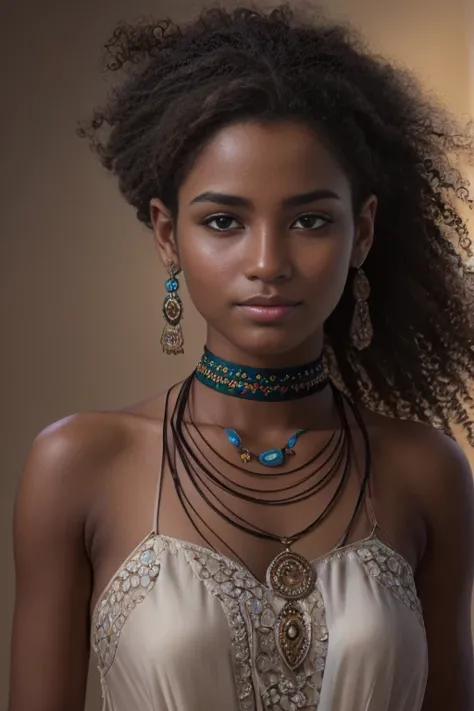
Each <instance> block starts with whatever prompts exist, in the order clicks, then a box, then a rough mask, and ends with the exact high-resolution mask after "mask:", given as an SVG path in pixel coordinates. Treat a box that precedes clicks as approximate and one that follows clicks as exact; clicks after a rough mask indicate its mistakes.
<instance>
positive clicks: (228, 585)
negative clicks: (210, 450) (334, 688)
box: [92, 533, 423, 711]
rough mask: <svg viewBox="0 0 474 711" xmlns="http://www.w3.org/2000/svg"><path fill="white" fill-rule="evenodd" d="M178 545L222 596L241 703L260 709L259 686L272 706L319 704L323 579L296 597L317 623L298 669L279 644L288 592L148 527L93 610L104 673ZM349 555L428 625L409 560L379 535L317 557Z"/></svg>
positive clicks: (245, 708) (276, 709)
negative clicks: (166, 556)
mask: <svg viewBox="0 0 474 711" xmlns="http://www.w3.org/2000/svg"><path fill="white" fill-rule="evenodd" d="M165 550H166V551H168V552H169V553H170V554H171V555H173V556H176V555H177V554H178V553H179V552H180V551H181V552H182V554H183V555H184V556H185V559H186V560H187V562H188V563H189V566H190V568H191V569H192V571H193V574H194V575H195V576H196V578H197V579H199V580H200V581H201V582H202V583H203V584H204V585H205V587H206V589H207V590H208V592H209V593H210V594H211V595H212V596H213V597H215V598H216V599H217V600H219V602H220V604H221V605H222V609H223V611H224V613H225V616H226V619H227V622H228V625H229V631H230V636H231V643H232V653H233V672H234V678H235V684H236V691H237V697H238V700H239V711H255V710H256V708H257V703H256V698H255V694H260V696H261V698H262V700H263V704H264V707H265V708H266V709H268V710H269V711H300V709H307V710H308V709H310V710H311V711H316V710H317V708H318V705H319V698H320V692H321V686H322V682H323V675H324V668H325V664H326V656H327V650H328V642H329V632H328V629H327V627H326V612H325V606H324V600H323V597H322V594H321V590H320V587H319V584H318V583H316V587H315V588H314V590H313V592H312V593H311V594H310V595H309V596H308V597H307V598H306V599H304V600H300V601H298V603H297V607H298V610H299V611H301V612H302V613H303V614H304V615H305V618H306V619H307V620H309V623H310V625H311V646H310V649H309V651H308V654H307V655H306V657H305V659H304V661H303V663H302V664H301V665H300V666H299V667H297V668H296V669H294V670H292V669H290V667H289V666H288V665H287V664H286V663H285V662H284V660H283V656H282V654H281V653H280V651H279V649H278V628H279V624H278V623H279V615H280V613H281V611H282V609H283V607H284V605H285V600H282V599H279V598H277V597H275V596H273V594H272V593H271V591H270V589H269V588H268V587H267V586H265V585H262V584H261V583H260V582H258V581H257V580H256V579H255V578H254V577H253V576H252V575H251V574H250V572H249V571H248V570H246V569H245V568H244V567H243V566H241V565H239V564H238V563H236V562H234V561H232V560H230V559H228V558H226V557H225V556H223V555H220V554H219V553H215V552H213V551H211V550H210V549H207V548H204V547H202V546H199V545H197V544H193V543H187V542H184V541H179V540H176V539H173V538H168V537H166V536H162V535H157V534H154V533H153V534H150V536H148V537H147V538H146V539H145V540H144V542H143V543H142V544H141V545H139V546H138V548H137V549H136V550H135V551H134V553H133V554H132V555H131V556H130V558H129V559H127V561H126V562H125V563H124V565H123V566H122V567H121V569H120V570H119V572H118V573H117V574H116V575H115V576H114V578H113V579H112V580H111V582H110V583H109V585H108V586H107V588H106V590H105V591H104V593H103V595H102V597H101V599H100V600H99V602H98V604H97V606H96V608H95V611H94V614H93V618H92V625H93V629H92V643H93V648H94V650H95V651H96V653H97V656H98V659H99V670H100V672H101V677H102V678H103V677H104V676H105V674H106V673H107V671H108V669H110V666H111V665H112V663H113V660H114V658H115V654H116V650H117V646H118V644H119V640H120V633H121V631H122V629H123V626H124V625H125V624H126V621H127V619H128V617H129V616H130V614H131V612H132V611H133V609H134V608H135V606H136V605H138V604H140V602H142V601H143V600H144V599H145V597H146V596H147V595H148V594H149V592H150V591H151V590H152V589H153V587H154V586H155V584H156V582H157V579H158V576H159V573H160V561H159V558H160V556H161V555H162V553H163V552H164V551H165ZM344 557H345V558H351V559H355V560H357V561H358V562H359V563H360V564H362V565H364V566H365V568H366V570H367V572H368V574H369V575H370V576H372V577H373V578H374V579H375V580H376V581H377V582H378V583H379V584H381V585H383V586H384V587H385V588H387V589H388V590H389V591H390V592H391V593H392V594H393V595H394V596H395V597H396V598H397V599H398V600H400V601H401V602H402V603H403V604H404V605H406V607H408V608H409V609H410V610H412V611H413V612H414V613H415V615H416V617H417V619H418V621H419V623H420V624H421V625H422V626H423V618H422V612H421V606H420V602H419V600H418V597H417V594H416V588H415V582H414V578H413V573H412V570H411V568H410V566H409V565H408V563H407V562H406V561H405V560H403V558H402V557H401V556H399V555H398V554H397V553H395V552H394V551H392V550H391V549H390V548H389V547H388V546H386V545H385V544H384V543H382V542H381V541H380V540H379V539H378V538H376V537H369V538H367V539H365V540H363V541H360V542H356V543H354V544H349V545H347V546H345V547H344V548H341V549H340V550H337V551H334V552H332V553H330V554H328V555H327V556H323V557H321V558H320V559H318V560H317V561H314V564H315V565H316V564H317V565H326V564H329V563H330V561H331V560H333V559H334V558H344Z"/></svg>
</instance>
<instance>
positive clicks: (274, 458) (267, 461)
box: [258, 449, 285, 467]
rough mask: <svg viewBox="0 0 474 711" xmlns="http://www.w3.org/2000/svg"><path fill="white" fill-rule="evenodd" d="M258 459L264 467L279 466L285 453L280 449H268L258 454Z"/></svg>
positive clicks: (283, 459)
mask: <svg viewBox="0 0 474 711" xmlns="http://www.w3.org/2000/svg"><path fill="white" fill-rule="evenodd" d="M258 461H259V462H260V464H263V465H264V466H266V467H279V466H280V464H283V462H284V461H285V455H284V453H283V450H281V449H269V450H267V451H266V452H262V453H261V454H259V455H258Z"/></svg>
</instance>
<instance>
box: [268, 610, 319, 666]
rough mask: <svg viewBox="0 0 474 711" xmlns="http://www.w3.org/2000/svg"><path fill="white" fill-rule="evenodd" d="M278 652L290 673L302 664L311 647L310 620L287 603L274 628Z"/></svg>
mask: <svg viewBox="0 0 474 711" xmlns="http://www.w3.org/2000/svg"><path fill="white" fill-rule="evenodd" d="M275 636H276V643H277V647H278V651H279V652H280V654H281V656H282V657H283V659H284V661H285V663H286V664H287V665H288V666H289V667H290V669H291V670H292V671H294V670H295V669H297V668H298V667H299V666H301V664H303V662H304V660H305V659H306V656H307V654H308V652H309V650H310V647H311V618H310V616H309V615H308V613H306V612H303V611H302V610H300V609H299V608H298V607H297V606H296V605H295V604H294V603H293V602H287V603H286V605H285V607H284V608H283V609H282V611H281V612H280V614H279V616H278V620H277V623H276V626H275Z"/></svg>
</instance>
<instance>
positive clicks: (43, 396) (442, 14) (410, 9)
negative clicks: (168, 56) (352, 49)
mask: <svg viewBox="0 0 474 711" xmlns="http://www.w3.org/2000/svg"><path fill="white" fill-rule="evenodd" d="M473 1H474V0H473ZM467 2H468V0H451V2H450V3H446V1H445V0H396V1H395V0H393V1H392V2H387V1H386V0H385V1H382V2H380V0H327V6H328V7H330V8H331V13H332V14H333V15H336V16H345V17H349V18H351V19H352V20H353V21H355V22H356V23H357V24H358V25H359V26H360V27H361V28H362V29H363V30H364V31H365V33H366V34H367V35H368V37H369V39H370V40H371V42H372V44H373V46H374V47H375V48H376V49H377V50H378V51H380V52H383V53H385V54H387V55H390V56H392V57H394V58H397V59H398V60H399V61H402V62H403V63H405V64H406V65H408V66H410V67H412V68H413V69H414V70H415V71H417V72H418V73H419V74H420V76H422V78H423V79H424V81H425V83H426V85H427V86H429V87H430V88H431V89H433V90H434V91H436V92H437V93H438V94H439V95H440V96H441V98H442V99H443V100H444V101H445V102H446V103H447V104H448V105H449V106H450V107H451V108H452V110H453V111H455V112H456V113H458V114H467V113H468V112H469V111H472V113H473V114H474V91H473V76H474V10H473V9H472V7H471V8H468V4H467ZM201 6H202V3H201V2H199V0H193V2H190V0H172V1H171V0H169V2H167V3H166V2H160V0H153V1H152V0H133V2H131V1H130V0H81V2H75V3H72V2H71V3H65V2H60V1H59V0H41V2H39V0H37V2H34V1H33V0H23V1H22V0H17V1H16V2H13V0H3V2H2V0H0V67H2V70H1V76H0V96H1V97H2V110H1V112H0V156H1V167H2V169H1V172H0V181H1V182H0V220H1V223H0V224H1V238H0V265H1V266H0V269H1V280H0V284H1V289H2V294H1V300H0V303H1V316H2V323H1V333H2V340H1V344H2V345H1V350H0V362H1V368H0V378H1V388H0V392H1V400H0V403H1V404H0V418H1V419H0V425H1V429H0V432H1V435H0V443H1V450H0V451H1V464H2V477H1V484H0V486H1V489H0V555H1V560H2V562H3V577H2V581H3V583H2V588H1V593H0V705H1V706H2V707H4V706H5V703H6V702H5V701H4V700H5V699H6V697H7V689H8V652H9V634H10V621H11V612H12V602H13V593H14V587H13V564H12V556H11V533H10V531H11V513H12V503H13V497H14V491H15V487H16V482H17V478H18V475H19V472H20V469H21V464H22V460H23V458H24V456H25V452H26V449H27V447H28V445H29V443H30V442H31V440H32V438H33V437H34V436H35V434H36V433H37V432H38V431H39V430H40V429H41V428H42V427H44V426H45V425H46V424H47V423H49V422H51V421H53V420H56V419H58V418H60V417H63V416H65V415H67V414H69V413H71V412H74V411H77V410H84V409H93V408H114V407H117V406H121V405H122V404H125V403H128V402H131V401H134V400H137V399H139V398H141V397H143V396H147V395H148V394H151V393H152V392H154V391H156V390H158V389H161V388H163V386H164V385H165V384H167V383H170V382H171V381H173V380H175V379H177V378H178V377H179V376H181V375H183V374H185V373H186V372H187V371H188V370H189V369H190V368H191V367H192V365H193V364H194V362H195V360H196V358H197V357H198V355H199V351H200V348H201V346H202V343H203V327H202V324H201V322H200V320H199V319H198V317H197V316H196V314H195V313H194V312H193V310H192V308H190V307H188V308H187V311H186V320H185V322H184V328H185V335H186V356H185V357H183V358H181V359H179V360H172V359H168V360H167V359H166V358H165V357H163V356H162V354H161V353H160V347H159V336H160V330H161V316H160V306H161V299H162V295H163V289H162V281H163V278H164V275H163V273H162V271H161V270H160V268H159V266H158V261H157V258H156V257H155V255H154V251H153V249H152V244H151V239H150V236H149V234H148V233H147V231H146V230H145V229H144V228H143V227H141V226H140V225H139V224H138V223H137V222H136V220H135V217H134V215H133V212H132V211H131V210H130V209H129V208H128V207H127V206H126V205H125V204H124V202H122V200H121V198H120V197H119V195H118V191H117V190H116V186H115V184H114V182H113V181H112V180H109V179H107V178H106V177H105V176H104V174H103V173H102V169H101V168H100V166H99V165H98V163H97V162H96V160H95V159H94V157H93V156H92V154H91V153H90V152H89V151H88V149H87V147H86V145H85V144H84V142H82V141H80V140H79V139H77V138H76V136H75V125H76V122H77V120H78V119H80V118H81V117H84V116H87V115H88V112H89V110H90V108H91V107H92V106H93V105H94V104H95V103H96V102H98V101H100V100H101V98H102V97H103V94H104V89H105V79H104V77H103V76H102V75H101V74H100V71H99V52H100V47H101V44H102V42H103V41H104V40H105V39H106V38H107V37H108V36H109V34H110V32H111V30H112V29H113V27H114V24H115V22H116V21H117V20H119V19H129V20H133V19H135V18H136V17H137V16H140V15H143V14H148V13H150V12H153V13H154V14H156V15H158V16H166V15H168V14H169V13H171V14H172V16H173V18H176V19H182V18H185V17H188V16H190V15H192V13H193V10H195V9H197V8H199V7H201ZM470 13H472V14H470ZM469 23H470V24H469ZM469 32H470V33H471V36H469ZM470 71H471V76H470V75H469V72H470ZM186 303H187V302H186ZM24 674H25V681H27V678H28V670H27V669H25V670H24ZM98 698H99V697H98V687H97V680H96V678H95V675H93V676H92V681H91V689H90V694H89V701H88V706H87V708H88V711H92V710H93V709H97V708H99V700H98Z"/></svg>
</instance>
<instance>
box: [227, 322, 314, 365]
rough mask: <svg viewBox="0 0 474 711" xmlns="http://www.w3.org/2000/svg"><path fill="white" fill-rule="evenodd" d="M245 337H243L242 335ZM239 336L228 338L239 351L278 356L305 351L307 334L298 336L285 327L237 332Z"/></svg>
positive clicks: (271, 356) (270, 356)
mask: <svg viewBox="0 0 474 711" xmlns="http://www.w3.org/2000/svg"><path fill="white" fill-rule="evenodd" d="M244 335H246V336H247V337H246V338H244V337H243V336H244ZM239 336H240V338H238V339H230V340H231V342H233V343H234V344H235V345H236V346H237V348H238V349H239V350H240V351H243V352H245V353H248V354H249V355H253V356H259V357H262V356H264V357H265V356H268V357H269V358H274V357H278V356H280V355H284V354H286V353H290V352H292V353H295V352H298V351H299V350H302V351H306V350H307V345H308V340H309V336H308V334H304V336H302V337H300V338H298V334H296V333H295V332H294V330H293V331H289V330H285V329H278V330H277V329H270V328H268V329H263V328H262V329H258V332H257V333H252V334H250V333H249V334H243V333H240V334H239Z"/></svg>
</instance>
